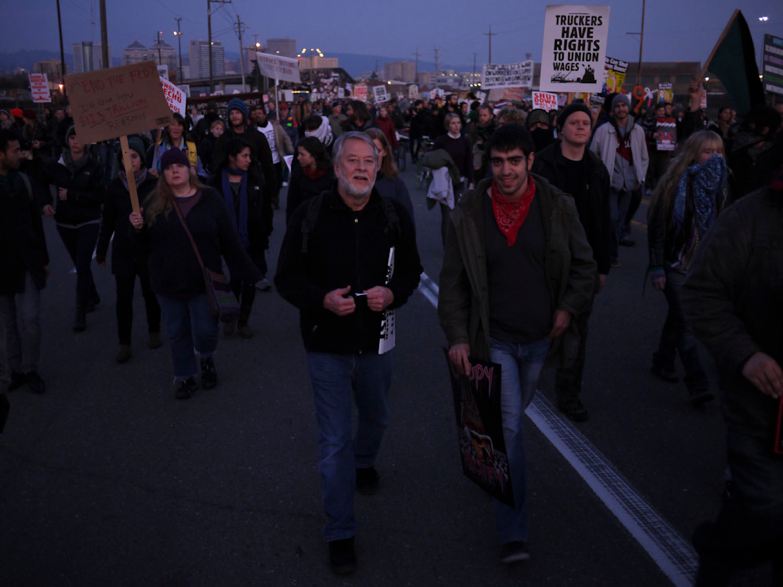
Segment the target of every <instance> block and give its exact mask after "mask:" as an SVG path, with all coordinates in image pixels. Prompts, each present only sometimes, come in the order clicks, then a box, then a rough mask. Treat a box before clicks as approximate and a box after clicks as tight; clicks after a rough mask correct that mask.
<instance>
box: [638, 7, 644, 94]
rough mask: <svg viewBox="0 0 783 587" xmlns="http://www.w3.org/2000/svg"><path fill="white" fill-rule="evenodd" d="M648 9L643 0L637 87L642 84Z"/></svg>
mask: <svg viewBox="0 0 783 587" xmlns="http://www.w3.org/2000/svg"><path fill="white" fill-rule="evenodd" d="M645 8H646V2H645V0H642V28H641V30H640V32H639V67H638V68H637V69H636V85H637V86H639V85H641V83H642V48H643V47H644V12H645Z"/></svg>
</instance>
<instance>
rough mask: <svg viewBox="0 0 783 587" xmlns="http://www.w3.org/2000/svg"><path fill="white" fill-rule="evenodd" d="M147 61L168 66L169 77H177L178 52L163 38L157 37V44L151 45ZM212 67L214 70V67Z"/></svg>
mask: <svg viewBox="0 0 783 587" xmlns="http://www.w3.org/2000/svg"><path fill="white" fill-rule="evenodd" d="M147 60H148V61H154V62H155V63H157V64H158V65H168V68H169V76H170V77H176V76H177V50H176V49H175V48H174V47H172V46H171V45H169V44H168V43H167V42H166V41H164V40H163V39H162V38H160V37H156V38H155V42H154V43H153V44H152V45H150V48H149V55H148V57H147ZM207 67H209V65H207ZM212 67H213V68H214V65H213V66H212ZM207 75H209V71H207Z"/></svg>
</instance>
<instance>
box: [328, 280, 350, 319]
mask: <svg viewBox="0 0 783 587" xmlns="http://www.w3.org/2000/svg"><path fill="white" fill-rule="evenodd" d="M350 291H351V286H350V285H346V286H345V287H340V288H337V289H333V290H332V291H330V292H329V293H328V294H326V295H325V296H324V308H326V309H327V310H329V311H330V312H332V313H333V314H337V315H338V316H348V315H349V314H353V313H354V312H355V311H356V302H355V301H354V299H353V298H352V297H351V296H350V295H348V294H349V293H350Z"/></svg>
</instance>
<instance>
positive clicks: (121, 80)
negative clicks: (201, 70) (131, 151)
mask: <svg viewBox="0 0 783 587" xmlns="http://www.w3.org/2000/svg"><path fill="white" fill-rule="evenodd" d="M65 85H66V87H67V88H68V99H69V101H70V103H71V111H72V113H73V120H74V124H75V125H76V132H77V133H78V134H79V141H80V142H82V143H84V144H88V143H97V142H98V141H106V140H109V139H116V138H117V137H120V136H122V135H129V134H133V133H136V132H146V131H148V130H150V129H152V128H159V127H161V126H165V125H167V124H168V123H169V122H170V121H171V111H170V110H169V107H168V106H167V105H166V100H165V98H164V97H163V90H162V89H161V86H160V78H159V77H158V70H157V68H156V67H155V63H153V62H152V61H142V62H141V63H134V64H133V65H125V66H123V67H114V68H111V69H101V70H98V71H91V72H89V73H76V74H73V75H66V76H65Z"/></svg>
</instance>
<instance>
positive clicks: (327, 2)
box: [0, 0, 783, 65]
mask: <svg viewBox="0 0 783 587" xmlns="http://www.w3.org/2000/svg"><path fill="white" fill-rule="evenodd" d="M1 4H2V5H3V6H2V10H1V12H2V13H3V18H2V19H0V51H2V52H11V51H16V50H20V49H48V50H57V47H58V44H57V43H58V40H57V17H56V10H55V0H17V1H15V2H11V1H10V0H3V1H2V3H1ZM98 4H99V3H98V0H61V5H62V12H63V35H64V40H65V46H66V52H67V53H69V54H70V53H71V44H72V43H75V42H79V41H83V40H94V41H96V42H97V41H99V40H100V27H99V18H98V14H99V13H98ZM206 4H207V3H206V1H205V0H122V1H118V0H109V1H108V2H107V5H108V22H109V27H108V28H109V44H110V46H111V49H112V55H113V56H115V57H119V56H120V55H121V53H122V50H123V49H124V48H125V47H126V46H127V45H128V44H130V43H131V42H132V41H134V40H139V41H141V42H142V43H144V44H145V45H149V44H151V43H152V40H153V38H154V36H155V34H156V31H158V30H161V31H163V32H164V39H165V40H166V41H167V42H168V43H170V44H171V45H174V46H176V38H175V37H173V36H172V34H171V32H172V31H173V30H174V29H175V22H174V17H175V16H181V17H182V25H181V27H182V31H183V37H182V39H183V52H186V47H187V42H188V41H189V40H190V39H206V38H207V17H206ZM546 4H547V3H546V2H539V1H535V2H531V1H528V2H520V1H519V0H473V1H470V2H468V1H465V0H429V1H421V0H387V1H384V2H376V1H374V0H371V1H365V2H361V1H360V0H352V1H350V2H348V1H345V0H317V1H316V0H296V1H294V2H280V1H278V2H261V1H260V0H233V2H232V3H231V4H227V5H224V6H220V7H217V5H215V14H214V16H213V31H214V37H215V38H216V39H219V40H221V41H223V43H224V45H225V46H226V48H227V49H228V50H229V51H233V52H236V51H237V50H238V41H237V38H236V35H235V33H234V31H233V26H232V23H233V22H235V21H236V15H237V14H239V16H240V17H241V19H242V21H243V22H244V23H246V25H247V30H246V32H245V41H246V44H249V43H252V42H254V41H255V40H256V37H257V38H258V40H260V41H262V42H263V41H264V40H266V39H267V38H270V37H292V38H294V39H296V41H297V45H298V46H299V47H300V48H301V47H304V46H305V45H307V46H308V47H319V48H321V49H322V50H323V51H324V52H325V53H326V54H327V56H328V55H329V53H331V52H341V53H364V54H372V55H382V56H388V57H399V58H406V59H413V52H414V51H416V49H417V48H418V50H419V51H420V53H421V59H422V60H423V61H434V51H433V48H434V47H438V48H439V49H440V60H441V63H448V64H460V65H470V64H472V62H473V53H474V52H475V53H477V55H478V57H477V61H478V63H479V65H480V64H482V63H484V62H486V59H487V37H486V36H485V35H483V34H482V33H484V32H486V31H487V30H488V27H489V26H490V25H492V30H493V32H497V33H498V35H497V36H496V37H494V40H493V61H494V62H495V63H512V62H517V61H521V60H523V59H524V57H525V54H526V53H531V54H532V55H533V58H534V59H536V60H538V59H539V58H540V53H541V42H542V35H543V31H542V24H543V17H544V8H545V6H546ZM585 4H606V3H605V2H587V3H585ZM610 6H611V15H610V21H609V31H610V33H609V44H608V47H607V55H609V56H612V57H618V58H621V59H628V60H635V59H636V57H637V54H638V48H639V40H638V39H639V37H638V36H637V35H629V34H627V33H628V32H638V31H639V29H640V20H641V0H639V1H628V2H622V3H621V2H613V3H610ZM736 7H737V2H736V0H734V1H733V2H730V1H728V0H714V1H710V2H707V1H704V0H698V1H690V2H688V1H682V0H657V1H656V0H648V2H647V19H646V23H645V39H644V58H645V60H650V61H675V60H677V61H704V60H705V59H706V58H707V55H708V54H709V51H710V49H711V48H712V46H713V44H714V43H715V41H716V40H717V38H718V36H719V35H720V33H721V31H722V30H723V27H724V25H725V24H726V21H727V20H728V18H729V16H730V15H731V13H732V10H733V9H734V8H736ZM741 9H742V12H743V14H744V15H745V17H746V19H747V20H748V23H749V25H750V28H751V31H752V32H753V36H754V40H755V43H756V49H757V56H758V55H759V49H760V44H761V39H762V36H763V34H764V33H765V32H767V33H771V34H774V35H778V36H783V1H780V0H748V1H744V2H742V6H741ZM91 15H92V16H91ZM759 16H767V17H769V20H768V21H767V22H766V23H762V22H759V20H758V17H759ZM93 21H94V24H91V22H93Z"/></svg>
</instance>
